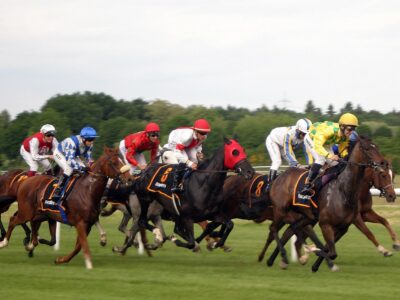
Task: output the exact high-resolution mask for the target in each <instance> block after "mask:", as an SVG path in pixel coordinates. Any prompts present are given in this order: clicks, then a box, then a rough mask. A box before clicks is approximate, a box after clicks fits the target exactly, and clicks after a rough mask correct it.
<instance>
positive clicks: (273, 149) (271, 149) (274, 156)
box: [265, 136, 282, 171]
mask: <svg viewBox="0 0 400 300" xmlns="http://www.w3.org/2000/svg"><path fill="white" fill-rule="evenodd" d="M265 146H266V147H267V150H268V154H269V157H270V158H271V170H275V171H277V170H278V169H279V167H280V166H281V164H282V154H281V149H280V147H279V145H278V144H276V143H274V142H273V141H272V140H271V138H270V137H269V136H268V137H267V140H266V141H265Z"/></svg>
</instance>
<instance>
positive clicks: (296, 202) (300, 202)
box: [292, 171, 319, 208]
mask: <svg viewBox="0 0 400 300" xmlns="http://www.w3.org/2000/svg"><path fill="white" fill-rule="evenodd" d="M307 176H308V171H305V172H304V173H303V174H301V175H300V177H299V178H298V179H297V182H296V185H295V188H294V192H293V199H292V205H293V206H302V207H310V205H312V206H314V207H315V208H317V207H318V205H317V204H316V203H315V202H314V200H313V199H312V198H313V197H314V195H315V191H314V193H313V195H311V196H307V195H301V194H300V191H301V190H302V189H303V188H304V185H305V181H306V179H307ZM317 180H319V179H317Z"/></svg>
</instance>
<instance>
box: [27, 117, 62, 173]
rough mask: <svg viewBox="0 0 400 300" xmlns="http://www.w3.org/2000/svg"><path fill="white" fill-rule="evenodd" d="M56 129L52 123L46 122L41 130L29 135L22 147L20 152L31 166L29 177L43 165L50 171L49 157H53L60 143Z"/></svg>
mask: <svg viewBox="0 0 400 300" xmlns="http://www.w3.org/2000/svg"><path fill="white" fill-rule="evenodd" d="M55 134H56V129H55V127H54V126H53V125H51V124H45V125H43V126H42V127H41V128H40V132H37V133H35V134H34V135H31V136H30V137H27V138H26V139H25V140H24V141H23V143H22V145H21V149H20V154H21V156H22V158H23V159H24V160H25V162H26V163H27V164H28V166H29V171H28V173H27V175H28V177H31V176H34V175H35V174H36V172H37V171H38V169H39V164H41V165H42V167H43V169H44V171H45V172H47V171H49V170H50V168H51V164H50V161H49V159H54V158H53V153H54V150H55V149H56V147H57V145H58V141H57V139H56V138H55V137H54V136H55Z"/></svg>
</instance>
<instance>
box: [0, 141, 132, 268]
mask: <svg viewBox="0 0 400 300" xmlns="http://www.w3.org/2000/svg"><path fill="white" fill-rule="evenodd" d="M122 167H123V164H122V162H121V160H120V159H119V157H118V149H110V148H105V149H104V154H103V155H102V156H101V157H100V158H99V159H98V160H97V161H96V162H95V163H94V164H93V165H92V171H91V172H89V173H88V174H84V175H82V176H80V177H79V178H78V179H77V180H76V183H75V186H74V187H73V189H72V190H71V192H70V194H69V195H68V196H67V198H66V199H65V201H64V203H65V206H66V216H67V223H68V224H69V225H73V226H75V227H76V229H77V240H76V245H75V249H74V250H73V251H72V252H71V253H70V254H69V255H67V256H62V257H58V258H57V259H56V261H55V263H56V264H62V263H67V262H69V261H70V260H71V259H72V258H73V257H74V256H75V255H76V254H77V253H79V251H80V250H81V248H83V254H84V258H85V264H86V268H87V269H92V268H93V265H92V259H91V254H90V250H89V245H88V241H87V235H88V234H89V232H90V229H91V227H92V225H93V224H94V223H95V222H96V221H97V220H98V217H99V213H100V200H101V197H102V195H103V193H104V189H105V187H106V184H107V180H108V178H110V177H111V178H115V177H118V176H120V175H121V171H126V168H122ZM121 168H122V169H121ZM120 169H121V171H120ZM53 180H54V178H53V177H50V176H46V175H40V176H34V177H30V178H28V179H26V180H25V181H24V182H23V183H21V185H20V187H19V189H18V193H17V201H18V212H17V214H16V215H15V216H13V217H11V219H10V223H9V225H8V230H7V233H6V236H5V238H4V240H3V241H2V242H0V248H3V247H5V246H7V245H8V241H9V240H10V237H11V233H12V231H13V229H14V228H15V226H16V225H19V224H22V223H25V222H27V221H31V226H32V239H31V243H30V244H29V245H28V249H32V248H34V247H36V246H37V245H38V228H39V226H40V223H41V222H43V221H45V220H48V219H52V220H56V221H58V222H64V220H63V218H62V217H61V216H60V213H58V212H52V211H44V210H42V208H41V205H42V203H41V201H42V198H43V197H44V193H45V191H46V189H47V186H48V185H49V183H51V182H52V181H53Z"/></svg>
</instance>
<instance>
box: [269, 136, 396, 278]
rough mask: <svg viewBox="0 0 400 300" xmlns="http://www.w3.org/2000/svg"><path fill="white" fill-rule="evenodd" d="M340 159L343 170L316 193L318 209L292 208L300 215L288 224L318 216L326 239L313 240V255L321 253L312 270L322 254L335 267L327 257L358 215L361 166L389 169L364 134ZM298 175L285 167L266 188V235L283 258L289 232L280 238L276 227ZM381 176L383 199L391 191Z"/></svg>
mask: <svg viewBox="0 0 400 300" xmlns="http://www.w3.org/2000/svg"><path fill="white" fill-rule="evenodd" d="M344 163H345V164H346V166H345V168H344V170H343V172H341V173H340V174H339V175H338V177H337V178H336V179H334V180H332V181H330V182H329V183H328V184H326V185H325V186H323V187H322V189H321V191H320V192H319V193H318V195H317V203H318V211H316V212H315V213H316V214H315V217H314V216H313V215H310V214H311V210H310V209H307V208H305V209H304V208H298V207H296V208H295V209H297V212H298V213H300V214H301V215H302V217H300V219H299V220H297V221H296V222H295V226H293V225H292V227H293V228H301V227H304V226H305V225H309V224H311V225H313V224H314V223H315V222H316V220H317V217H318V221H319V226H320V228H321V231H322V234H323V236H324V239H325V241H326V242H327V246H326V247H325V248H323V247H321V244H320V243H318V244H317V247H318V248H320V249H324V250H322V251H317V252H316V253H317V255H320V256H322V257H319V258H318V260H317V262H316V263H315V264H314V266H313V268H312V270H313V271H314V272H315V271H317V270H318V267H319V265H320V263H321V262H322V261H323V258H329V259H328V260H327V262H328V265H329V267H330V268H331V270H332V271H336V270H338V267H337V266H336V265H334V264H333V263H332V261H331V259H332V260H333V259H335V258H336V257H337V254H336V248H335V242H337V241H338V240H339V239H340V238H341V237H342V236H343V235H344V234H345V233H346V232H347V230H348V228H349V226H350V225H351V224H352V223H353V222H355V220H356V218H357V216H358V215H359V212H360V210H359V207H360V198H359V197H360V191H361V186H362V184H363V182H365V170H366V169H368V168H371V169H373V170H374V171H376V172H379V173H381V175H382V174H384V173H385V172H386V174H388V173H389V170H388V163H387V161H386V160H385V159H384V157H383V156H382V155H381V154H380V152H379V150H378V147H377V146H376V145H375V144H373V143H372V142H371V140H369V139H368V138H365V137H360V139H359V140H358V142H357V143H356V145H355V146H354V149H353V150H352V152H351V154H350V155H349V160H348V161H344ZM300 175H301V174H300V172H299V171H297V170H296V169H288V170H287V171H286V172H284V173H283V174H282V175H281V176H279V177H278V178H277V180H276V181H275V182H274V183H273V184H272V186H271V190H270V198H271V200H272V202H273V211H274V219H273V222H272V224H271V229H270V230H271V232H270V236H271V234H272V235H273V237H274V238H275V240H276V241H277V244H278V249H279V251H280V252H281V255H282V258H283V260H284V261H285V260H286V262H287V257H286V251H285V250H284V248H283V244H284V243H285V242H286V241H287V240H288V237H290V235H291V233H290V230H289V234H288V235H286V234H285V238H284V239H283V240H282V241H281V240H280V239H279V237H278V230H279V228H280V227H281V224H282V221H284V218H285V215H286V212H287V210H288V209H289V208H290V206H291V204H290V203H291V198H292V194H293V192H294V191H293V187H294V186H295V182H296V181H297V178H299V176H300ZM381 180H382V181H381V184H382V185H383V186H382V187H385V190H386V192H387V194H389V195H390V196H388V197H387V201H390V202H391V201H394V199H395V191H394V189H393V186H392V185H391V178H390V176H386V175H382V176H381ZM296 226H297V227H296ZM304 228H305V227H304ZM307 228H308V233H311V234H314V235H315V232H314V231H313V230H312V229H310V227H307ZM270 241H271V238H270V237H269V238H268V240H267V243H266V247H267V246H268V242H270ZM264 248H265V247H264ZM277 252H278V251H275V252H274V253H273V254H272V255H271V257H270V259H269V260H268V261H267V263H268V265H272V263H273V261H274V259H275V257H276V254H277Z"/></svg>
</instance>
